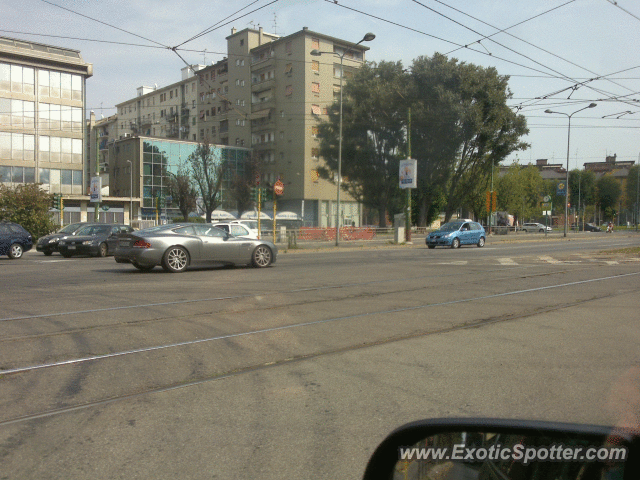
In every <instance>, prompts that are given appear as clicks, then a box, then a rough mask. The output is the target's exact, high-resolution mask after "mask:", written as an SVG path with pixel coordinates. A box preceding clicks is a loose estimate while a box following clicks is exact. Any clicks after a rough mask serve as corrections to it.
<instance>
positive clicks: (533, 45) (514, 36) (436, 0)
mask: <svg viewBox="0 0 640 480" xmlns="http://www.w3.org/2000/svg"><path fill="white" fill-rule="evenodd" d="M433 1H434V2H437V3H439V4H441V5H444V6H445V7H447V8H450V9H452V10H454V11H456V12H458V13H461V14H462V15H465V16H467V17H469V18H471V19H473V20H476V21H477V22H480V23H483V24H485V25H487V26H489V27H491V28H495V29H496V30H498V28H499V27H496V26H494V25H491V24H490V23H488V22H485V21H484V20H481V19H479V18H477V17H474V16H473V15H469V14H468V13H466V12H463V11H462V10H459V9H457V8H455V7H452V6H450V5H447V4H446V3H444V2H442V1H441V0H433ZM574 1H575V0H571V1H569V2H567V3H563V4H562V5H559V6H558V7H555V8H552V9H551V10H547V11H546V12H543V13H541V14H539V15H536V16H534V17H531V18H529V19H527V20H523V21H522V22H519V23H516V24H515V25H512V26H511V27H507V28H504V29H502V30H498V31H497V32H495V33H492V34H491V35H488V36H485V37H483V38H481V39H480V40H484V39H486V38H489V37H493V36H494V35H497V34H499V33H503V32H504V33H506V34H507V35H509V36H510V37H513V38H515V39H516V40H520V41H521V42H523V43H526V44H527V45H529V46H531V47H533V48H537V49H538V50H541V51H543V52H545V53H547V54H549V55H551V56H553V57H556V58H558V59H560V60H562V61H564V62H567V63H569V64H570V65H573V66H574V67H578V68H580V69H582V70H584V71H586V72H589V73H591V74H593V75H596V76H597V77H598V78H606V77H604V76H602V75H600V74H599V73H596V72H593V71H591V70H589V69H588V68H586V67H583V66H581V65H578V64H577V63H575V62H572V61H571V60H567V59H566V58H564V57H561V56H560V55H557V54H555V53H553V52H550V51H549V50H546V49H544V48H542V47H539V46H537V45H535V44H533V43H531V42H529V41H527V40H524V39H522V38H520V37H517V36H516V35H513V34H512V33H509V32H507V30H510V29H511V28H513V27H515V26H518V25H521V24H523V23H525V22H528V21H529V20H531V19H533V18H537V17H539V16H541V15H544V14H545V13H549V12H551V11H553V10H556V9H558V8H560V7H564V6H566V5H568V4H569V3H572V2H574ZM480 40H476V42H479V41H480ZM474 43H475V42H474ZM457 50H460V49H459V48H458V49H456V50H452V51H451V52H448V53H446V54H445V55H449V54H450V53H453V52H455V51H457ZM607 80H608V81H611V82H612V83H613V84H614V85H617V86H619V87H622V88H625V89H627V90H630V89H628V88H627V87H625V86H624V85H620V84H618V83H615V82H613V81H612V80H610V79H607Z"/></svg>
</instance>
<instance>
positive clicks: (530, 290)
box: [0, 272, 640, 425]
mask: <svg viewBox="0 0 640 480" xmlns="http://www.w3.org/2000/svg"><path fill="white" fill-rule="evenodd" d="M637 275H640V272H632V273H623V274H620V275H611V276H607V277H598V278H591V279H589V280H579V281H576V282H568V283H560V284H556V285H547V286H544V287H536V288H527V289H524V290H513V291H510V292H503V293H494V294H491V295H482V296H480V297H470V298H462V299H459V300H450V301H447V302H439V303H427V304H423V305H416V306H413V307H403V308H394V309H391V310H379V311H375V312H366V313H357V314H355V315H347V316H344V317H333V318H325V319H323V320H314V321H311V322H303V323H294V324H292V325H282V326H280V327H271V328H263V329H260V330H250V331H248V332H240V333H230V334H227V335H220V336H217V337H209V338H200V339H197V340H187V341H184V342H178V343H171V344H165V345H155V346H152V347H143V348H136V349H134V350H127V351H121V352H113V353H107V354H104V355H91V356H89V357H82V358H75V359H72V360H63V361H60V362H51V363H43V364H38V365H30V366H27V367H18V368H11V369H6V370H0V375H11V374H15V373H24V372H30V371H34V370H41V369H44V368H51V367H63V366H68V365H78V364H81V363H86V362H92V361H96V360H105V359H107V358H117V357H124V356H126V355H132V354H136V353H145V352H155V351H159V350H166V349H168V348H176V347H184V346H191V345H198V344H200V343H207V342H213V341H216V340H228V339H231V338H241V337H247V336H251V335H257V334H260V333H270V332H278V331H281V330H289V329H292V328H298V327H308V326H311V325H322V324H325V323H329V322H336V321H345V320H353V319H355V318H365V317H371V316H373V315H389V314H393V313H403V312H410V311H413V310H423V309H425V308H431V307H443V306H447V305H456V304H460V303H469V302H476V301H479V300H489V299H493V298H501V297H508V296H511V295H522V294H525V293H533V292H541V291H544V290H550V289H554V288H563V287H573V286H576V285H584V284H587V283H593V282H602V281H604V280H616V279H619V278H625V277H631V276H637ZM0 425H1V424H0Z"/></svg>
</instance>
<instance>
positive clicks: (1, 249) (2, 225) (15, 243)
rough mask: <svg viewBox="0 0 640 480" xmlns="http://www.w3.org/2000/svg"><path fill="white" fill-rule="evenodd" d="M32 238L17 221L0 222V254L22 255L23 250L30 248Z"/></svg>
mask: <svg viewBox="0 0 640 480" xmlns="http://www.w3.org/2000/svg"><path fill="white" fill-rule="evenodd" d="M32 246H33V238H32V237H31V234H30V233H29V232H27V231H26V230H25V229H24V228H22V227H21V226H20V225H18V224H17V223H13V222H0V255H9V258H11V259H16V258H20V257H22V254H23V253H24V252H27V251H29V250H31V247H32Z"/></svg>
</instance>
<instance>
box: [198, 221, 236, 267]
mask: <svg viewBox="0 0 640 480" xmlns="http://www.w3.org/2000/svg"><path fill="white" fill-rule="evenodd" d="M193 228H194V230H195V233H196V235H197V237H198V238H199V239H200V241H201V242H202V252H201V258H200V260H201V261H202V262H225V261H227V260H226V258H227V257H228V256H229V252H228V251H227V248H226V246H225V238H227V233H226V232H224V231H223V230H221V229H220V228H217V227H214V226H212V225H194V226H193Z"/></svg>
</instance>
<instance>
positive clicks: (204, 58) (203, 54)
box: [202, 48, 207, 65]
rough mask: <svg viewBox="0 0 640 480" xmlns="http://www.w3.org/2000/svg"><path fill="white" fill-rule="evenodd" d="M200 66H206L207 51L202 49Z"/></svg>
mask: <svg viewBox="0 0 640 480" xmlns="http://www.w3.org/2000/svg"><path fill="white" fill-rule="evenodd" d="M202 64H203V65H206V64H207V49H206V48H205V49H204V52H203V53H202Z"/></svg>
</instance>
